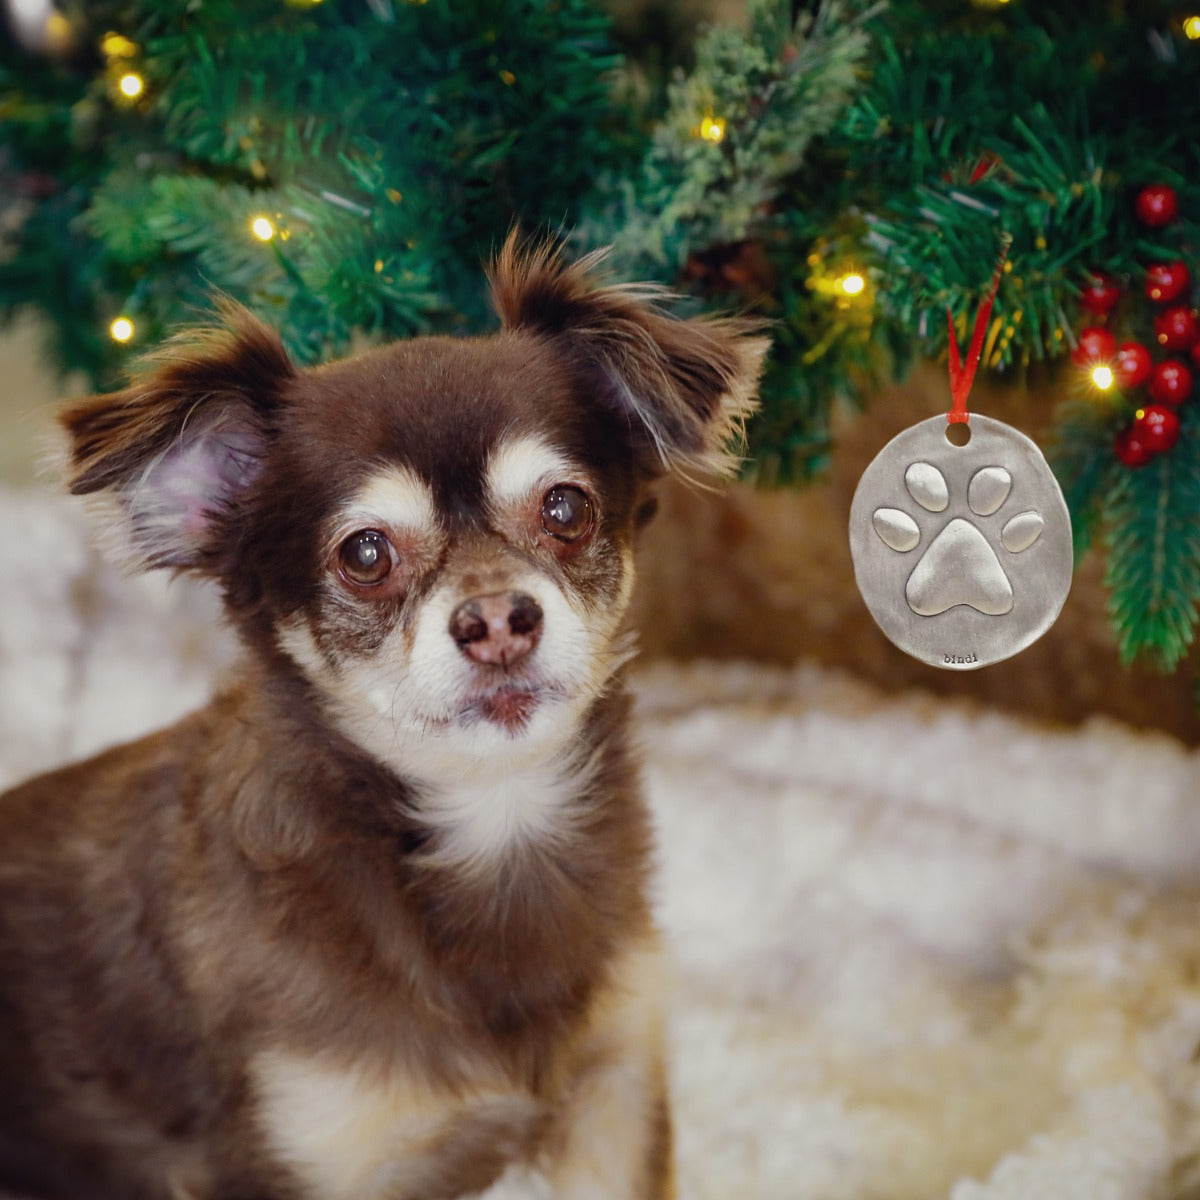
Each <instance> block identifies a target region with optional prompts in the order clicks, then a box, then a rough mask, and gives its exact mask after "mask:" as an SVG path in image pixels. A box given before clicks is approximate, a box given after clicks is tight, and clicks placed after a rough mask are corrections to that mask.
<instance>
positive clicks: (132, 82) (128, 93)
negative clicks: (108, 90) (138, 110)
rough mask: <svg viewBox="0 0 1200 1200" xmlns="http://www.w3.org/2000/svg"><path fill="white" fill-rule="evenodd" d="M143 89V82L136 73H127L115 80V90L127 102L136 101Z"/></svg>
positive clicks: (144, 84)
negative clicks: (127, 100)
mask: <svg viewBox="0 0 1200 1200" xmlns="http://www.w3.org/2000/svg"><path fill="white" fill-rule="evenodd" d="M145 87H146V83H145V80H143V79H142V77H141V76H140V75H139V74H138V73H137V72H136V71H127V72H126V73H125V74H124V75H122V76H121V78H120V79H118V80H117V89H118V90H119V91H120V93H121V95H122V96H124V97H126V98H127V99H129V100H136V99H137V98H138V97H139V96H140V95H141V94H142V92H143V90H144V89H145Z"/></svg>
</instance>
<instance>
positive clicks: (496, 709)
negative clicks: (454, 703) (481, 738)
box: [459, 686, 544, 735]
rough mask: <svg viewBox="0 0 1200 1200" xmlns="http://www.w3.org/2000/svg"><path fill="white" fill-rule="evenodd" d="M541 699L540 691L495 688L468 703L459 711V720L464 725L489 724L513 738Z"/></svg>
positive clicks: (533, 689) (527, 721) (528, 719)
mask: <svg viewBox="0 0 1200 1200" xmlns="http://www.w3.org/2000/svg"><path fill="white" fill-rule="evenodd" d="M543 696H544V692H543V689H541V688H536V687H528V686H525V687H522V686H509V687H500V688H496V689H494V690H492V691H488V692H485V693H484V694H483V695H480V696H475V697H473V698H472V699H471V700H470V701H468V702H467V704H466V705H465V706H464V707H463V708H462V709H461V711H460V712H459V719H460V720H461V721H462V722H463V724H466V725H474V724H476V723H478V722H480V721H489V722H491V723H492V724H493V725H498V726H500V728H501V729H503V730H505V731H506V732H507V733H510V734H514V735H515V734H518V733H520V732H521V731H522V730H524V728H525V727H526V726H527V725H528V724H529V722H530V720H531V719H532V718H533V714H534V713H535V712H536V711H537V708H538V706H539V705H540V704H541V702H542V699H543Z"/></svg>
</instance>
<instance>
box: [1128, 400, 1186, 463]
mask: <svg viewBox="0 0 1200 1200" xmlns="http://www.w3.org/2000/svg"><path fill="white" fill-rule="evenodd" d="M1131 428H1132V429H1134V430H1136V433H1135V434H1134V436H1135V437H1136V439H1137V440H1138V441H1139V442H1140V443H1141V444H1142V445H1143V446H1145V448H1146V449H1147V450H1149V451H1150V452H1151V454H1162V453H1163V451H1164V450H1170V449H1171V447H1172V446H1174V445H1175V443H1176V442H1177V441H1179V415H1178V413H1176V412H1175V410H1174V409H1173V408H1167V407H1165V406H1164V405H1161V404H1149V405H1147V406H1146V407H1145V408H1139V409H1138V410H1137V412H1136V413H1135V414H1134V418H1133V425H1132V426H1131Z"/></svg>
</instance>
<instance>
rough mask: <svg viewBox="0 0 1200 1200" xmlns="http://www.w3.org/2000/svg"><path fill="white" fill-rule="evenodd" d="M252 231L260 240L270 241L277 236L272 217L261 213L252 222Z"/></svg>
mask: <svg viewBox="0 0 1200 1200" xmlns="http://www.w3.org/2000/svg"><path fill="white" fill-rule="evenodd" d="M250 231H251V233H253V234H254V236H255V237H256V238H258V240H259V241H260V242H269V241H270V240H271V239H272V238H273V237H274V236H275V226H274V225H273V224H272V222H271V219H270V217H264V216H261V215H260V216H257V217H255V218H254V220H253V221H251V222H250Z"/></svg>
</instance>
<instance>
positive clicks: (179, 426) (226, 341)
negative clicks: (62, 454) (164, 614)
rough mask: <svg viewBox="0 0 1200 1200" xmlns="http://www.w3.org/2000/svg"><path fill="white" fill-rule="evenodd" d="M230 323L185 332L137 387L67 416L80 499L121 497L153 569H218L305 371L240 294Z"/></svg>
mask: <svg viewBox="0 0 1200 1200" xmlns="http://www.w3.org/2000/svg"><path fill="white" fill-rule="evenodd" d="M219 311H220V317H221V324H220V325H218V326H216V327H214V328H208V329H200V330H192V331H189V332H185V333H182V334H179V335H178V336H177V337H175V338H173V339H172V340H171V341H169V342H167V343H166V344H165V345H164V346H163V347H162V348H161V349H160V350H158V351H156V352H155V353H153V354H152V355H150V356H148V357H147V358H145V359H143V360H142V363H141V365H140V369H139V370H138V372H137V374H136V375H135V376H134V377H133V379H132V381H131V382H130V384H129V386H128V387H126V388H125V389H124V390H123V391H120V392H114V393H112V394H109V395H102V396H92V397H90V398H88V399H86V400H82V401H79V402H78V403H76V404H73V405H71V406H70V407H69V408H67V409H66V410H65V411H64V412H63V413H62V414H61V415H60V417H59V421H60V423H61V424H62V426H63V428H64V429H65V430H66V431H67V434H68V436H69V439H70V447H69V471H68V484H69V486H70V489H71V491H72V492H73V493H75V494H76V495H84V494H90V493H94V492H105V491H107V492H108V493H110V494H111V495H112V496H113V497H114V498H115V499H116V500H117V502H118V504H119V506H120V508H121V509H122V511H123V518H124V519H123V524H124V526H125V528H126V530H127V537H126V538H125V539H124V540H125V541H126V542H127V543H128V544H129V545H130V548H131V549H132V551H133V553H134V555H135V556H136V558H137V559H138V560H139V561H140V563H141V564H142V565H145V566H152V567H175V568H189V567H191V568H197V569H201V570H203V569H205V568H206V567H210V566H211V565H212V564H213V562H214V559H215V557H216V555H217V552H218V549H219V547H220V545H221V541H222V536H221V535H222V532H223V530H224V528H225V526H226V524H227V522H228V521H229V519H230V517H231V515H232V514H233V512H234V511H235V510H236V508H237V504H238V501H239V498H240V497H241V496H242V495H243V493H244V492H245V491H246V489H247V488H248V487H249V486H250V485H251V484H252V483H253V482H254V480H255V478H257V476H258V473H259V471H260V469H261V465H262V461H263V458H264V456H265V455H266V452H267V449H268V444H269V442H270V439H271V435H272V430H273V428H274V424H275V416H276V414H277V412H278V409H279V405H280V402H281V396H282V392H283V390H284V388H285V387H286V385H287V383H288V381H289V380H290V379H291V378H292V377H293V376H294V375H295V373H296V372H295V368H294V367H293V366H292V363H291V361H290V360H289V359H288V356H287V353H286V351H285V350H284V348H283V344H282V342H281V341H280V340H279V335H278V334H277V333H275V331H274V330H272V329H270V328H268V327H267V326H266V325H264V324H263V323H262V322H261V321H259V320H258V319H257V318H256V317H254V316H253V315H252V314H251V313H249V312H248V311H247V310H246V309H244V308H242V307H241V306H240V305H237V304H234V303H233V302H232V301H222V302H221V303H220V306H219Z"/></svg>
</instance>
